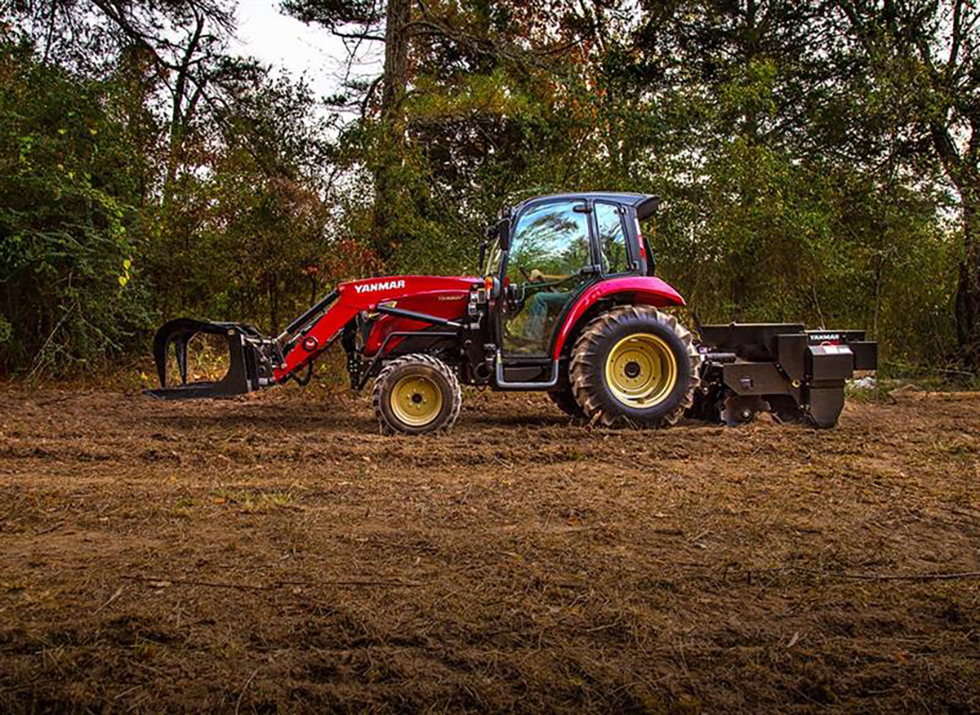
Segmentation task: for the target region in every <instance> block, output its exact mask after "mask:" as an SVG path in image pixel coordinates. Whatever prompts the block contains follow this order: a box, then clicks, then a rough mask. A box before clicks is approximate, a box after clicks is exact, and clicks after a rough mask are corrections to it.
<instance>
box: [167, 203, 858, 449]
mask: <svg viewBox="0 0 980 715" xmlns="http://www.w3.org/2000/svg"><path fill="white" fill-rule="evenodd" d="M657 204H658V199H657V197H655V196H648V195H642V194H629V193H585V194H563V195H556V196H541V197H537V198H534V199H530V200H528V201H525V202H523V203H521V204H519V205H517V206H515V207H513V208H512V209H510V210H509V211H507V212H506V214H505V215H504V217H503V218H502V219H501V220H500V221H499V222H498V223H497V224H496V225H494V226H492V227H491V228H490V229H489V230H488V240H487V241H485V242H484V243H483V245H482V246H481V249H480V266H481V269H482V274H483V277H438V276H396V277H385V278H367V279H363V280H357V281H351V282H348V283H341V284H340V285H339V286H338V287H337V288H336V289H335V290H334V291H333V292H332V293H330V294H329V295H328V296H326V297H325V298H323V299H322V300H321V301H320V302H318V303H317V304H316V305H314V306H313V307H312V308H310V309H309V310H308V311H306V312H305V313H304V314H303V315H301V316H300V317H298V318H297V319H296V320H294V321H293V322H292V323H291V324H290V325H289V326H288V327H287V328H286V330H285V331H284V332H283V333H282V334H281V335H279V336H278V337H275V338H269V337H265V336H263V335H262V334H261V333H260V332H259V331H258V330H256V329H255V328H254V327H252V326H250V325H246V324H240V323H207V322H201V321H197V320H191V319H187V318H180V319H177V320H173V321H171V322H169V323H167V324H166V325H164V326H163V327H162V328H161V329H160V330H159V331H158V333H157V335H156V337H155V339H154V345H153V352H154V358H155V360H156V364H157V372H158V374H159V377H160V383H161V387H160V389H157V390H151V391H150V394H152V395H154V396H156V397H160V398H168V399H183V398H191V397H221V396H228V395H237V394H241V393H245V392H250V391H252V390H257V389H260V388H264V387H269V386H271V385H276V384H282V383H286V382H288V381H289V380H295V381H296V382H298V383H300V384H306V383H307V382H308V381H309V379H310V377H311V376H312V372H313V362H314V361H315V360H316V358H317V357H319V356H320V354H321V353H323V352H324V351H325V350H326V349H327V348H328V347H330V346H331V345H332V344H333V343H334V342H337V341H339V342H340V344H341V346H343V349H344V351H345V352H346V353H347V369H348V372H349V374H350V381H351V387H352V388H353V389H355V390H360V389H362V388H363V387H364V386H365V385H366V384H367V383H368V381H369V380H371V379H372V378H374V389H373V405H374V411H375V414H376V415H377V417H378V421H379V422H380V423H381V427H382V429H383V430H385V431H387V432H402V433H405V434H423V433H430V432H438V431H446V430H449V429H450V428H452V426H453V424H454V423H455V422H456V418H457V417H458V416H459V410H460V404H461V401H462V395H461V391H460V385H461V384H467V385H475V386H478V387H490V388H491V389H494V390H540V391H544V392H547V393H548V395H549V396H550V397H551V399H552V400H553V401H554V402H555V404H556V405H557V406H558V407H559V408H561V409H562V410H564V411H565V412H566V413H568V414H570V415H573V416H576V417H581V418H584V419H587V420H590V421H595V422H600V423H602V424H604V425H608V426H612V425H615V424H618V423H622V424H628V425H635V426H649V427H659V426H664V425H669V424H673V423H675V422H676V421H677V420H678V419H680V418H681V417H682V416H684V415H685V414H687V415H688V416H689V417H694V418H700V419H705V420H710V421H715V422H724V423H727V424H741V423H744V422H747V421H749V420H751V419H752V418H753V417H754V415H755V414H756V413H757V412H759V411H770V412H772V413H773V414H774V415H775V416H776V418H777V419H779V420H780V421H794V422H803V423H808V424H811V425H814V426H817V427H831V426H833V425H834V424H836V422H837V418H838V416H839V414H840V412H841V409H842V408H843V403H844V382H845V380H847V379H848V378H849V377H851V375H852V373H853V372H854V371H855V370H871V369H874V368H875V366H876V359H877V350H876V344H875V343H874V342H869V341H866V340H865V339H864V333H863V332H861V331H840V330H819V331H806V330H804V328H803V326H802V325H800V324H783V323H778V324H777V323H773V324H741V325H740V324H731V325H709V326H699V327H698V332H699V333H700V335H699V336H695V335H693V334H692V333H691V332H690V331H689V330H688V329H687V328H686V327H685V326H684V325H683V323H681V322H680V321H679V320H678V319H677V317H675V316H674V315H672V314H671V313H669V312H666V310H667V309H670V308H676V307H680V306H683V305H684V299H683V298H682V297H681V296H680V294H678V292H677V291H675V290H674V289H673V288H671V287H670V286H669V285H668V284H667V283H665V282H664V281H662V280H660V279H659V278H657V277H656V276H655V275H654V266H653V260H652V255H651V252H650V250H649V246H648V245H647V241H646V239H645V238H644V237H643V235H642V233H641V231H640V222H641V221H642V220H643V219H645V218H647V217H648V216H650V215H652V214H653V212H654V211H655V210H656V208H657ZM198 333H212V334H217V335H221V336H224V337H225V338H226V340H227V343H228V350H229V358H230V362H229V368H228V371H227V373H226V374H225V376H224V377H223V378H222V379H221V380H219V381H217V382H203V383H202V382H192V383H188V382H187V347H188V343H189V342H190V341H191V339H192V338H193V337H194V336H195V335H196V334H198ZM171 345H172V346H173V352H172V353H171V352H170V346H171ZM170 355H172V356H173V358H175V360H176V366H177V370H178V372H179V373H180V378H181V384H180V385H177V386H168V382H167V362H168V356H170Z"/></svg>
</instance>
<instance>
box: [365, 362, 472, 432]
mask: <svg viewBox="0 0 980 715" xmlns="http://www.w3.org/2000/svg"><path fill="white" fill-rule="evenodd" d="M371 401H372V404H373V406H374V414H375V416H376V417H377V418H378V423H379V424H380V425H381V431H382V432H384V433H386V434H391V433H393V432H401V433H402V434H411V435H417V434H431V433H435V432H448V431H449V430H451V429H452V428H453V425H454V424H456V418H457V417H459V409H460V407H461V406H462V402H463V395H462V391H461V390H460V387H459V380H458V379H457V378H456V374H455V373H454V372H453V371H452V370H451V369H450V368H449V366H448V365H446V363H444V362H443V361H442V360H440V359H438V358H435V357H433V356H431V355H424V354H416V355H406V356H405V357H402V358H398V359H397V360H392V361H391V362H389V363H388V364H387V365H385V366H384V368H383V369H382V370H381V372H380V373H379V374H378V377H377V379H376V380H375V381H374V390H373V391H372V400H371Z"/></svg>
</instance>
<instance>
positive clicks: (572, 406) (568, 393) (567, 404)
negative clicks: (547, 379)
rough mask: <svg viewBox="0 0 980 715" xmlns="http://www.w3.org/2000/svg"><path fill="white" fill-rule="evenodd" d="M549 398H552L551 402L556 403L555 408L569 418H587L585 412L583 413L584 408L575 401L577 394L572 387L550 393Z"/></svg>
mask: <svg viewBox="0 0 980 715" xmlns="http://www.w3.org/2000/svg"><path fill="white" fill-rule="evenodd" d="M548 397H550V398H551V401H552V402H554V403H555V406H557V407H558V409H559V410H561V411H562V412H564V413H565V414H566V415H568V416H569V417H585V412H583V411H582V406H581V405H579V403H578V402H577V401H576V400H575V393H574V392H572V388H571V387H570V386H566V387H564V388H562V389H561V390H554V391H553V392H549V393H548Z"/></svg>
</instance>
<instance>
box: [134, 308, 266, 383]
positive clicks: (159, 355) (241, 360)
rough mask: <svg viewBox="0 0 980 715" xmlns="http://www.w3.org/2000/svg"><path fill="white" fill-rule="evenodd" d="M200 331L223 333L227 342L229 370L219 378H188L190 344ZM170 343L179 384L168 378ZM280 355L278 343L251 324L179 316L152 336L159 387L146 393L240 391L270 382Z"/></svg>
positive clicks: (211, 333) (212, 333) (215, 333)
mask: <svg viewBox="0 0 980 715" xmlns="http://www.w3.org/2000/svg"><path fill="white" fill-rule="evenodd" d="M199 333H205V334H210V335H220V336H222V337H223V338H224V339H225V341H226V343H227V346H228V358H229V366H228V372H227V373H225V376H224V377H223V378H221V379H220V380H217V381H210V382H190V383H188V382H187V346H188V344H189V343H190V342H191V340H192V339H193V338H194V336H195V335H198V334H199ZM171 344H172V345H173V346H174V356H175V358H176V363H177V371H178V373H179V377H180V384H171V383H170V382H168V379H167V378H168V376H167V353H168V351H169V349H170V345H171ZM281 357H282V354H281V351H280V350H279V347H278V344H277V343H276V342H275V341H273V340H268V339H266V338H264V337H263V336H262V334H261V333H259V332H258V331H257V330H256V329H255V328H254V327H252V326H251V325H247V324H244V323H208V322H203V321H200V320H193V319H191V318H177V319H176V320H171V321H170V322H169V323H167V324H165V325H164V326H163V327H162V328H160V329H159V330H158V331H157V334H156V336H154V338H153V359H154V360H155V361H156V365H157V377H158V378H159V379H160V387H159V388H157V389H155V390H147V394H149V395H151V396H153V397H157V398H160V399H165V400H185V399H193V398H198V397H230V396H233V395H241V394H244V393H246V392H251V391H252V390H257V389H259V388H260V387H264V386H266V385H268V384H271V381H272V374H273V368H274V365H275V363H276V362H277V360H278V361H281Z"/></svg>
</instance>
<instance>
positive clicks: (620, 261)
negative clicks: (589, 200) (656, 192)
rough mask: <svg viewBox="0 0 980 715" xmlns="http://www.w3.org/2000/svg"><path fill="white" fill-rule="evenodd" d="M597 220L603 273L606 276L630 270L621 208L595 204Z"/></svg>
mask: <svg viewBox="0 0 980 715" xmlns="http://www.w3.org/2000/svg"><path fill="white" fill-rule="evenodd" d="M595 220H596V226H597V227H598V229H599V250H600V251H601V252H602V272H603V273H605V274H606V275H614V274H616V273H625V272H627V271H628V270H629V256H628V255H627V253H626V231H625V230H623V217H622V215H621V214H620V213H619V208H618V207H617V206H614V205H612V204H603V203H597V204H595Z"/></svg>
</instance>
